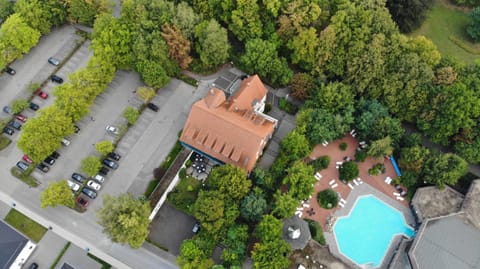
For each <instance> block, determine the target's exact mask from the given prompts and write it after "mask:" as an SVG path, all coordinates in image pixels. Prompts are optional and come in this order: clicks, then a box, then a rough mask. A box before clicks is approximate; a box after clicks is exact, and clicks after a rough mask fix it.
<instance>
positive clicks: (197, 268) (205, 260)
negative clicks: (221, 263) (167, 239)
mask: <svg viewBox="0 0 480 269" xmlns="http://www.w3.org/2000/svg"><path fill="white" fill-rule="evenodd" d="M199 241H200V240H198V239H186V240H183V242H182V245H181V246H180V255H178V256H177V263H178V265H180V267H181V268H182V269H209V268H211V267H212V266H213V264H214V262H213V260H212V259H211V258H209V257H208V256H209V255H207V254H206V253H205V251H204V250H203V249H202V248H201V247H200V246H201V242H199Z"/></svg>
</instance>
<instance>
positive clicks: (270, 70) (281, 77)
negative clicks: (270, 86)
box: [240, 38, 293, 85]
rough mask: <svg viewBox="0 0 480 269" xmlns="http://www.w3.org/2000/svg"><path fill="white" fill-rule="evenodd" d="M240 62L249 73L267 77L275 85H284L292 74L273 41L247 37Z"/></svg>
mask: <svg viewBox="0 0 480 269" xmlns="http://www.w3.org/2000/svg"><path fill="white" fill-rule="evenodd" d="M240 62H241V63H242V64H243V65H244V66H245V69H246V70H247V71H248V72H249V73H251V74H255V73H256V74H258V75H260V77H265V78H268V79H269V80H271V81H272V83H274V84H276V85H286V84H288V83H289V82H290V79H291V78H292V76H293V72H292V70H290V68H289V67H288V64H287V60H286V59H285V58H283V57H280V56H279V55H278V52H277V46H276V44H275V43H273V42H270V41H267V40H262V39H260V38H255V39H249V40H248V41H247V43H246V44H245V54H243V55H242V57H241V58H240Z"/></svg>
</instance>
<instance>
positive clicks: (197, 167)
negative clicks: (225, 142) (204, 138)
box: [187, 152, 217, 181]
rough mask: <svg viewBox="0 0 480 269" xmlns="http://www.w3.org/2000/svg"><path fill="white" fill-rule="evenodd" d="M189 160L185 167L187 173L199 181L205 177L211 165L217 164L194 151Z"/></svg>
mask: <svg viewBox="0 0 480 269" xmlns="http://www.w3.org/2000/svg"><path fill="white" fill-rule="evenodd" d="M190 161H191V165H190V166H189V167H187V174H188V175H191V176H193V177H194V178H196V179H198V180H201V181H204V180H205V179H207V177H208V174H209V173H210V171H212V168H213V166H215V165H217V163H216V162H214V161H212V160H210V159H209V158H207V157H205V156H202V155H200V154H198V153H196V152H194V153H193V154H192V156H191V157H190Z"/></svg>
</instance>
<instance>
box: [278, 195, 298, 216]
mask: <svg viewBox="0 0 480 269" xmlns="http://www.w3.org/2000/svg"><path fill="white" fill-rule="evenodd" d="M273 200H274V201H275V205H274V208H273V210H272V214H273V215H275V216H276V217H278V218H280V219H284V218H289V217H291V216H293V214H294V213H295V209H296V208H297V207H298V205H299V203H300V202H299V201H298V200H297V199H295V198H293V197H292V195H291V194H289V193H281V191H280V190H277V192H275V194H274V195H273Z"/></svg>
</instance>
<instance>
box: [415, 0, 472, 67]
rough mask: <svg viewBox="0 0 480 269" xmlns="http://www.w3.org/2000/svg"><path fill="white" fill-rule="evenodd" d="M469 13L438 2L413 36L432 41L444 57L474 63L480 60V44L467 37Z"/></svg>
mask: <svg viewBox="0 0 480 269" xmlns="http://www.w3.org/2000/svg"><path fill="white" fill-rule="evenodd" d="M468 22H469V18H468V13H467V12H464V11H461V10H458V9H455V8H452V7H451V6H449V5H447V4H445V3H443V2H442V1H441V0H437V3H436V4H435V5H434V6H433V8H432V10H430V11H429V12H428V13H427V19H426V20H425V22H424V23H423V25H422V27H420V29H418V30H416V31H415V32H413V33H412V35H413V36H417V35H424V36H426V37H427V38H429V39H431V40H432V41H433V43H435V45H436V46H437V48H438V50H439V51H440V53H441V54H442V56H443V57H445V56H451V57H455V58H457V59H459V60H461V61H464V62H467V63H472V62H473V61H475V59H479V58H480V44H474V43H472V42H471V41H470V38H469V37H468V35H467V32H466V28H467V24H468Z"/></svg>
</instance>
